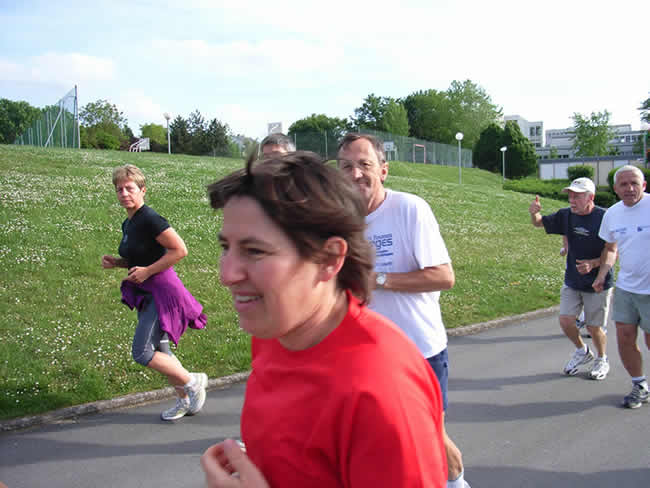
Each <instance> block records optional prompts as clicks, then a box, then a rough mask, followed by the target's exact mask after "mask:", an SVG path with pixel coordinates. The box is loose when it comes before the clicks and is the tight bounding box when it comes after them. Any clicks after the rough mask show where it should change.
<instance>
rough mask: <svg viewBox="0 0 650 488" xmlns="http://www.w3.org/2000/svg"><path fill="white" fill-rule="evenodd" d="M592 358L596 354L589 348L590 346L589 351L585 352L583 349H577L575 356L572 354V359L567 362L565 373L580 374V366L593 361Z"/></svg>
mask: <svg viewBox="0 0 650 488" xmlns="http://www.w3.org/2000/svg"><path fill="white" fill-rule="evenodd" d="M592 359H594V355H593V353H592V352H591V350H590V349H589V346H587V352H584V351H583V350H582V349H580V350H576V351H575V352H574V353H573V356H571V359H569V362H568V363H566V366H565V367H564V374H568V375H569V376H574V375H576V374H578V368H579V367H580V366H582V365H583V364H587V363H589V362H591V360H592Z"/></svg>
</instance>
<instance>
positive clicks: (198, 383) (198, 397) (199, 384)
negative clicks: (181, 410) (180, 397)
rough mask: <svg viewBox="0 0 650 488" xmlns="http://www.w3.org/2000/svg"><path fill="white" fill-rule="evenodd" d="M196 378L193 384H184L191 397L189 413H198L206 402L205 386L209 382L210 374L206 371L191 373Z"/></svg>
mask: <svg viewBox="0 0 650 488" xmlns="http://www.w3.org/2000/svg"><path fill="white" fill-rule="evenodd" d="M190 375H191V376H192V377H193V379H194V385H193V386H187V385H186V386H184V387H183V389H184V390H185V393H187V395H188V396H189V397H190V408H189V410H188V412H187V413H188V414H189V415H194V414H196V413H198V412H199V411H200V410H201V409H202V408H203V404H204V403H205V386H204V385H207V384H208V375H207V374H205V373H190Z"/></svg>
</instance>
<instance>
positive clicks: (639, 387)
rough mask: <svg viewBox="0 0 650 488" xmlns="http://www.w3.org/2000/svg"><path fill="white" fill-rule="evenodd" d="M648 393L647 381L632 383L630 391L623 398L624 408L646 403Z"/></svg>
mask: <svg viewBox="0 0 650 488" xmlns="http://www.w3.org/2000/svg"><path fill="white" fill-rule="evenodd" d="M648 400H650V393H649V392H648V383H645V382H641V383H634V386H633V387H632V391H631V392H630V394H629V395H626V396H625V397H624V398H623V406H624V407H625V408H639V407H640V406H641V404H642V403H648Z"/></svg>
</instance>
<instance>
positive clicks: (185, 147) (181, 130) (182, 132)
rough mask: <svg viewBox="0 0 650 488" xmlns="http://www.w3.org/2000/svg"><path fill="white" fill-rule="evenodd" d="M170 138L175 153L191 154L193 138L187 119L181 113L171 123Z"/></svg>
mask: <svg viewBox="0 0 650 488" xmlns="http://www.w3.org/2000/svg"><path fill="white" fill-rule="evenodd" d="M169 138H170V141H171V151H172V152H173V153H180V154H189V151H190V142H191V140H192V138H191V137H190V132H189V129H188V125H187V120H185V119H184V118H183V117H181V116H180V115H177V116H176V118H175V119H174V120H172V122H171V124H169Z"/></svg>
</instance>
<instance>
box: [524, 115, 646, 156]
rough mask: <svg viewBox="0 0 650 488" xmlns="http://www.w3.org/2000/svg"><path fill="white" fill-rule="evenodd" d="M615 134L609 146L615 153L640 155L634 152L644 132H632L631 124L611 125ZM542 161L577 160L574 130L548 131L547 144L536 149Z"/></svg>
mask: <svg viewBox="0 0 650 488" xmlns="http://www.w3.org/2000/svg"><path fill="white" fill-rule="evenodd" d="M609 128H610V129H611V130H612V131H613V132H614V136H613V137H612V138H611V139H610V141H609V145H610V147H611V148H612V150H613V152H614V153H616V154H619V155H621V156H633V155H638V154H640V153H641V152H640V151H636V152H635V151H634V148H635V145H636V144H637V141H639V140H642V139H641V138H642V137H643V133H644V131H642V130H632V126H631V125H630V124H619V125H610V126H609ZM535 152H536V153H537V156H538V157H539V158H540V159H569V158H575V157H576V153H575V150H574V149H573V128H571V127H570V128H567V129H551V130H547V131H546V144H545V145H544V147H543V148H541V149H540V150H538V149H537V148H536V149H535Z"/></svg>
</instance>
